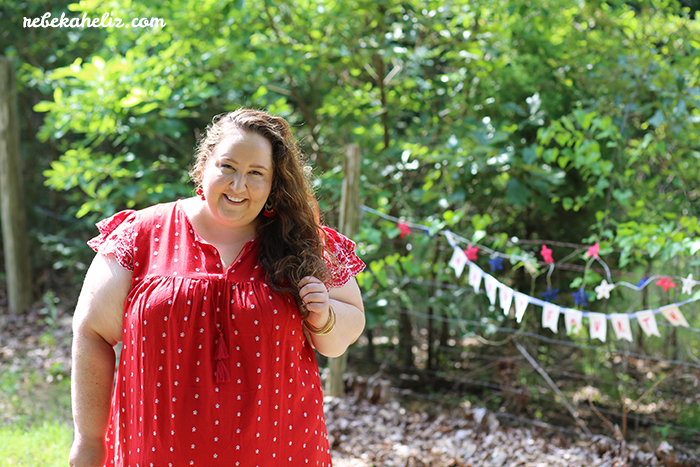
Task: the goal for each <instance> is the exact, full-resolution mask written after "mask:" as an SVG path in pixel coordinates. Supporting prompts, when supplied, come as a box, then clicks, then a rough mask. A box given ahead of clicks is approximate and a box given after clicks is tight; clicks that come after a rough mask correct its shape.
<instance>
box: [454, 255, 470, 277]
mask: <svg viewBox="0 0 700 467" xmlns="http://www.w3.org/2000/svg"><path fill="white" fill-rule="evenodd" d="M454 250H455V251H454V253H453V254H452V259H451V260H450V267H451V268H452V269H454V270H455V274H457V277H459V276H461V275H462V271H464V266H466V265H467V255H465V254H464V250H462V249H461V248H455V249H454Z"/></svg>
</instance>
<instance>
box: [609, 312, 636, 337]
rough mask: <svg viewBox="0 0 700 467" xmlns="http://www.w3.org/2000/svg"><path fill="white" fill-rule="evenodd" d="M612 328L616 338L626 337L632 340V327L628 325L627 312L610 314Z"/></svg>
mask: <svg viewBox="0 0 700 467" xmlns="http://www.w3.org/2000/svg"><path fill="white" fill-rule="evenodd" d="M610 320H611V321H612V325H613V329H614V330H615V334H616V335H617V340H620V339H627V340H628V341H630V342H632V328H631V327H630V318H629V316H628V315H627V314H621V313H613V314H612V315H610Z"/></svg>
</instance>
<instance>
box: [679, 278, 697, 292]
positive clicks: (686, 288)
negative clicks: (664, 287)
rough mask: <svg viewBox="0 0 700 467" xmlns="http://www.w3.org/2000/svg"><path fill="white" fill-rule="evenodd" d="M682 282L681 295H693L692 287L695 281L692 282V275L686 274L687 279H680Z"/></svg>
mask: <svg viewBox="0 0 700 467" xmlns="http://www.w3.org/2000/svg"><path fill="white" fill-rule="evenodd" d="M681 280H682V281H683V290H682V293H687V294H688V295H690V294H692V293H693V286H694V285H695V281H694V280H693V275H692V274H688V277H686V278H685V279H681Z"/></svg>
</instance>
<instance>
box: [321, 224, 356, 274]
mask: <svg viewBox="0 0 700 467" xmlns="http://www.w3.org/2000/svg"><path fill="white" fill-rule="evenodd" d="M323 230H324V231H325V233H326V248H327V250H326V254H325V257H324V259H325V260H326V264H327V265H328V268H329V269H330V271H331V279H330V280H329V281H328V282H326V285H327V286H328V287H342V286H344V285H345V284H347V282H348V281H349V280H350V278H351V277H355V276H356V275H358V274H359V273H361V272H362V271H363V270H364V269H365V263H364V262H363V261H362V260H361V259H360V258H359V257H358V256H357V254H356V253H355V242H353V241H352V240H350V239H349V238H347V237H346V236H345V235H342V234H340V233H338V232H336V231H335V230H333V229H331V228H329V227H323Z"/></svg>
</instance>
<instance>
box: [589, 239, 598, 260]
mask: <svg viewBox="0 0 700 467" xmlns="http://www.w3.org/2000/svg"><path fill="white" fill-rule="evenodd" d="M598 251H600V243H596V244H595V245H593V246H591V247H588V252H587V253H586V258H590V257H591V256H592V257H594V258H595V259H600V256H598Z"/></svg>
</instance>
